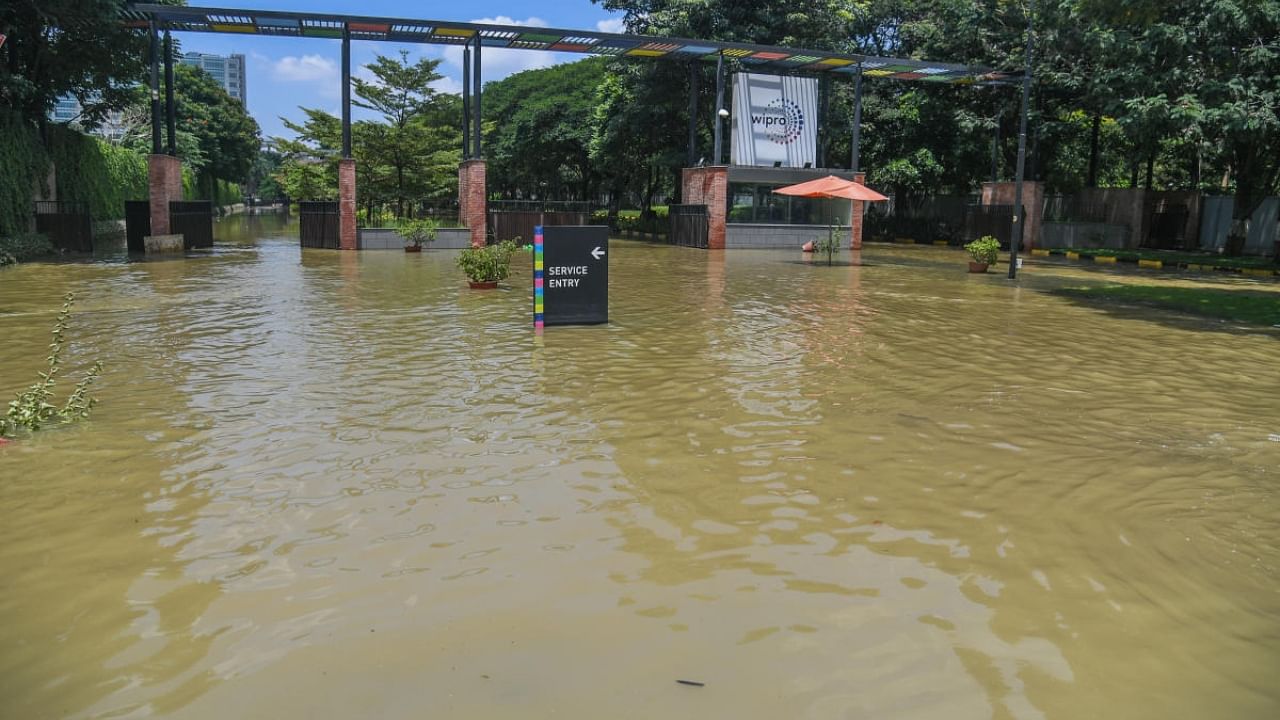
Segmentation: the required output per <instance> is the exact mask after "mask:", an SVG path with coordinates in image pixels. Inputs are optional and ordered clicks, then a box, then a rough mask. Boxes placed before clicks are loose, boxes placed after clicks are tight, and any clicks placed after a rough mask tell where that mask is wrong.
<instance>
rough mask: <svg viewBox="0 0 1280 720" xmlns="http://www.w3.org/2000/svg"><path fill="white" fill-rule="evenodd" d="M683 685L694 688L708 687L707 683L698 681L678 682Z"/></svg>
mask: <svg viewBox="0 0 1280 720" xmlns="http://www.w3.org/2000/svg"><path fill="white" fill-rule="evenodd" d="M676 682H678V683H680V684H681V685H690V686H692V687H706V686H707V684H706V683H700V682H698V681H697V680H677V681H676Z"/></svg>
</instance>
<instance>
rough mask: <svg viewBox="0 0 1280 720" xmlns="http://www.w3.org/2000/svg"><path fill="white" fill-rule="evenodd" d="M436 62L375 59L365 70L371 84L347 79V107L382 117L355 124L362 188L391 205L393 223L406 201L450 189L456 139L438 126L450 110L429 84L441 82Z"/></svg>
mask: <svg viewBox="0 0 1280 720" xmlns="http://www.w3.org/2000/svg"><path fill="white" fill-rule="evenodd" d="M440 62H441V61H440V60H438V59H436V60H433V59H427V58H423V59H420V60H418V61H417V62H412V63H411V62H409V53H408V52H407V51H403V50H402V51H401V52H400V58H399V59H396V58H391V57H386V56H383V55H379V56H378V57H377V58H376V59H375V60H374V61H373V62H372V63H370V64H369V65H368V66H367V67H368V69H369V71H370V72H372V73H373V75H374V78H375V79H374V80H372V81H370V80H364V79H361V78H352V80H351V83H352V88H353V90H354V92H355V95H356V99H355V100H353V101H352V104H353V105H355V106H357V107H362V108H366V109H368V110H373V111H375V112H377V113H380V114H381V115H382V121H381V122H374V123H371V122H364V123H361V125H362V126H363V127H362V130H363V132H362V133H361V135H362V145H363V147H362V153H361V154H362V155H363V159H364V161H365V162H364V163H363V165H364V178H362V180H363V182H364V183H368V184H369V185H370V188H371V189H375V190H378V189H380V190H381V191H382V192H381V194H382V195H383V196H385V197H388V198H390V199H392V200H394V202H395V207H396V215H397V217H399V216H401V215H403V213H404V204H405V201H406V200H411V199H414V198H423V197H439V196H442V195H445V194H448V193H449V192H450V190H451V189H456V186H457V180H456V172H457V166H458V162H459V161H460V160H461V145H462V136H461V132H460V129H459V128H458V127H457V126H454V125H447V124H440V123H438V122H437V123H433V122H431V121H432V120H433V119H434V120H437V121H438V120H440V119H441V116H442V115H443V114H444V113H443V112H442V111H443V110H445V109H446V108H448V107H452V103H450V102H449V101H448V100H447V99H445V98H443V97H442V96H441V95H439V94H438V93H437V92H436V90H435V89H434V88H433V87H432V84H433V83H435V82H436V81H438V80H440V79H441V78H442V76H441V75H440V73H438V72H437V68H438V67H439V65H440Z"/></svg>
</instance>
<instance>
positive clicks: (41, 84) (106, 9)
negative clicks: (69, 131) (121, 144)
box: [0, 0, 177, 126]
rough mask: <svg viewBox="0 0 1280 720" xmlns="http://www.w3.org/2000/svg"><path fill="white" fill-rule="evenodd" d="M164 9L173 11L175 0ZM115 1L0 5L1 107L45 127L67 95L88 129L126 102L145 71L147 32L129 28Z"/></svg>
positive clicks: (24, 0)
mask: <svg viewBox="0 0 1280 720" xmlns="http://www.w3.org/2000/svg"><path fill="white" fill-rule="evenodd" d="M162 4H177V3H175V2H174V1H173V0H169V1H168V2H163V3H162ZM124 6H125V3H124V2H122V1H121V0H6V1H5V2H3V3H0V33H3V34H4V35H6V36H7V40H6V41H5V44H4V46H3V47H0V106H8V107H12V108H14V109H16V110H18V111H19V112H21V113H22V115H23V116H24V117H26V118H27V119H28V121H30V122H43V121H44V118H45V117H46V116H47V115H48V113H49V111H50V110H51V109H53V105H54V103H55V102H56V101H57V99H58V98H59V97H61V96H63V95H73V96H75V97H76V98H77V99H79V100H80V101H81V103H82V104H84V106H85V112H84V115H83V117H82V122H83V123H84V124H85V125H86V126H92V125H94V124H95V123H97V122H99V121H101V120H102V119H103V118H104V117H105V116H106V113H107V112H108V111H109V110H113V109H118V108H121V107H124V106H126V105H128V104H129V102H130V93H131V88H132V87H133V85H134V84H135V83H137V82H140V81H141V80H142V79H143V76H144V73H145V71H146V68H147V51H148V40H147V36H146V33H145V32H141V31H139V30H137V29H133V28H127V27H125V26H124V24H123V22H122V20H123V18H122V11H123V10H124Z"/></svg>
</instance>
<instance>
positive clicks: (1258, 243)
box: [1244, 197, 1280, 257]
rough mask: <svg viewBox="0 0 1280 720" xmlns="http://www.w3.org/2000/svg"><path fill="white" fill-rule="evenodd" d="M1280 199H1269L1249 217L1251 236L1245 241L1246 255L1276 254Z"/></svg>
mask: <svg viewBox="0 0 1280 720" xmlns="http://www.w3.org/2000/svg"><path fill="white" fill-rule="evenodd" d="M1278 222H1280V198H1275V197H1269V198H1265V199H1263V201H1262V204H1261V205H1259V206H1258V209H1257V210H1254V211H1253V215H1251V216H1250V217H1249V235H1248V237H1247V238H1246V239H1245V243H1244V254H1245V255H1261V256H1263V257H1269V256H1271V254H1272V253H1274V252H1275V242H1276V240H1277V237H1276V230H1277V228H1278V227H1280V225H1277V223H1278Z"/></svg>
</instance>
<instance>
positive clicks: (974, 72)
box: [125, 3, 1017, 84]
mask: <svg viewBox="0 0 1280 720" xmlns="http://www.w3.org/2000/svg"><path fill="white" fill-rule="evenodd" d="M151 21H154V22H155V23H156V26H157V28H158V29H160V30H174V31H182V32H213V33H241V34H247V35H283V36H292V37H318V38H341V37H342V36H343V32H344V30H345V31H346V32H347V33H349V35H350V37H351V38H352V39H353V40H384V41H388V42H402V43H432V44H446V45H462V44H466V43H471V42H475V41H476V40H477V38H478V40H479V42H480V43H481V44H483V45H484V46H485V47H500V48H513V49H519V50H550V51H554V52H568V53H583V54H590V55H612V56H619V57H637V58H667V59H683V60H689V59H694V58H700V59H704V60H716V59H718V58H719V57H720V56H724V58H725V59H727V60H734V61H737V62H738V63H740V64H742V65H743V66H744V67H746V68H748V69H750V70H752V71H763V72H770V71H776V72H819V73H821V72H832V73H840V74H847V75H856V74H857V73H859V72H861V73H862V74H863V75H865V76H867V77H877V78H888V79H893V80H923V81H929V82H944V83H952V84H973V83H984V84H989V83H1004V82H1012V81H1015V80H1016V79H1017V73H1013V72H1001V71H995V70H991V69H990V68H984V67H977V66H972V65H955V64H949V63H935V62H927V61H922V60H909V59H895V58H881V57H871V56H865V55H842V54H839V53H829V52H822V51H817V50H798V49H794V48H783V47H774V46H768V45H749V44H745V43H726V42H717V41H710V40H686V39H679V38H662V37H652V36H647V35H622V34H616V33H602V32H595V31H588V30H557V29H553V28H541V27H528V26H523V25H491V24H480V23H461V22H452V21H449V22H446V21H435V20H414V19H406V18H371V17H359V16H350V15H333V14H328V13H300V12H280V11H274V10H231V9H220V8H202V7H179V6H170V5H151V4H141V3H130V4H129V5H128V6H127V9H126V11H125V23H126V24H127V25H129V26H131V27H138V28H145V27H148V26H149V24H150V22H151Z"/></svg>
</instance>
